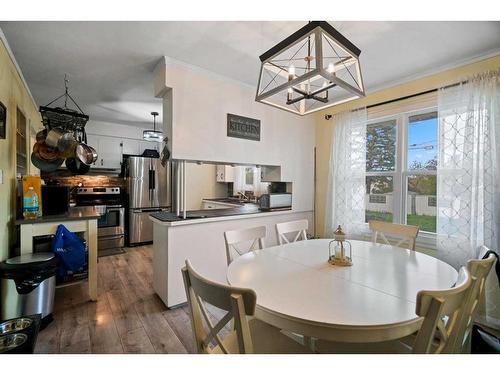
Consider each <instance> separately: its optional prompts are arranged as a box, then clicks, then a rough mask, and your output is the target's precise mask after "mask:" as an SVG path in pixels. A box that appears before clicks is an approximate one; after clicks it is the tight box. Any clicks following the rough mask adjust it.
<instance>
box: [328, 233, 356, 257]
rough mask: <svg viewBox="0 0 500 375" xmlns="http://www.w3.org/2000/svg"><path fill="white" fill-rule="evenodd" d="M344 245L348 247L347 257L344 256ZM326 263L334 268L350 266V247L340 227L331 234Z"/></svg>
mask: <svg viewBox="0 0 500 375" xmlns="http://www.w3.org/2000/svg"><path fill="white" fill-rule="evenodd" d="M332 245H333V246H332ZM346 245H349V256H347V255H346ZM328 263H330V264H332V265H335V266H352V246H351V243H350V242H349V241H346V239H345V233H344V232H343V231H342V228H341V227H340V225H339V226H338V227H337V229H336V230H335V232H333V240H332V241H330V243H329V244H328Z"/></svg>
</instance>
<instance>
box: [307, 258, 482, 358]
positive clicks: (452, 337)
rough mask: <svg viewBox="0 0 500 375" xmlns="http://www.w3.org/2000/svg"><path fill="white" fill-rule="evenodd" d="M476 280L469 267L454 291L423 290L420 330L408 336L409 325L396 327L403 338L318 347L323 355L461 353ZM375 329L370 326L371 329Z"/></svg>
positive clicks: (419, 297)
mask: <svg viewBox="0 0 500 375" xmlns="http://www.w3.org/2000/svg"><path fill="white" fill-rule="evenodd" d="M474 280H475V278H473V277H472V276H471V275H470V272H469V271H468V270H467V268H465V267H462V268H461V269H460V271H459V274H458V279H457V282H456V284H455V286H453V287H452V288H450V289H444V290H422V291H419V292H418V294H417V304H416V309H415V313H416V314H417V315H418V316H419V317H421V318H422V324H421V325H420V328H419V329H418V330H417V331H415V332H413V333H411V332H410V334H409V333H408V324H410V323H407V324H398V325H395V326H394V328H393V329H394V330H395V332H391V336H392V337H397V336H398V335H399V334H400V335H401V339H398V340H392V341H383V339H382V340H381V341H380V342H374V343H366V344H357V343H356V344H351V343H340V342H331V341H326V340H317V341H316V345H315V348H316V350H317V351H318V352H320V353H339V354H340V353H343V354H346V353H357V354H375V353H386V354H388V353H400V354H404V353H406V354H410V353H415V354H451V353H460V352H461V345H459V344H458V343H459V342H461V340H463V332H462V330H461V329H460V323H461V318H462V314H464V313H465V314H466V313H467V311H466V308H465V304H464V301H465V300H467V298H468V296H469V293H470V292H471V288H472V287H473V281H474ZM371 328H372V327H366V329H371Z"/></svg>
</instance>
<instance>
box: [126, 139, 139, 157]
mask: <svg viewBox="0 0 500 375" xmlns="http://www.w3.org/2000/svg"><path fill="white" fill-rule="evenodd" d="M122 153H123V154H124V155H139V154H140V152H139V141H138V140H137V139H130V138H124V139H122Z"/></svg>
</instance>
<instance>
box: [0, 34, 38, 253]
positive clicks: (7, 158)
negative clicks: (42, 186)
mask: <svg viewBox="0 0 500 375" xmlns="http://www.w3.org/2000/svg"><path fill="white" fill-rule="evenodd" d="M0 33H1V30H0ZM0 101H1V102H2V103H3V104H4V105H5V106H6V107H7V129H6V138H5V139H0V170H2V171H3V176H4V177H3V184H0V260H4V259H6V258H7V257H8V256H9V246H11V245H12V243H13V241H14V237H13V229H14V227H13V220H14V207H15V206H14V203H15V185H16V179H15V174H16V167H15V152H16V150H15V149H16V110H17V108H19V109H20V111H21V112H22V113H23V114H24V116H25V117H26V123H27V124H28V126H29V132H28V134H29V136H30V140H29V143H30V144H29V145H27V147H28V149H27V151H28V155H30V154H31V148H32V144H33V139H34V135H35V134H36V131H37V129H39V128H40V127H41V118H40V114H39V112H38V109H37V107H36V105H35V103H33V100H32V99H31V96H30V95H29V92H28V90H27V89H26V87H25V85H24V83H23V81H22V79H21V77H20V75H19V73H18V71H17V70H16V66H15V65H14V63H13V62H12V60H11V58H10V56H9V53H8V52H7V48H6V46H5V45H4V43H3V41H2V39H1V38H0ZM29 164H31V163H29ZM30 167H31V168H30ZM28 170H29V171H30V173H32V174H36V173H37V170H36V169H35V168H34V167H33V166H32V165H29V166H28Z"/></svg>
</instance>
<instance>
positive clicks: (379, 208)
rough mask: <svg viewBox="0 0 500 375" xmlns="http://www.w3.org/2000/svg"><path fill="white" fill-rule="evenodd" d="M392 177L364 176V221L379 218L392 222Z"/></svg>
mask: <svg viewBox="0 0 500 375" xmlns="http://www.w3.org/2000/svg"><path fill="white" fill-rule="evenodd" d="M393 190H394V188H393V178H392V177H386V176H368V177H366V199H365V205H366V208H365V222H366V223H367V222H368V221H370V220H380V221H387V222H390V223H392V197H393V194H392V193H393Z"/></svg>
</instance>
